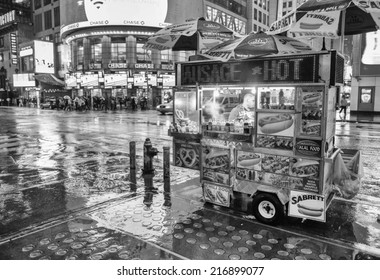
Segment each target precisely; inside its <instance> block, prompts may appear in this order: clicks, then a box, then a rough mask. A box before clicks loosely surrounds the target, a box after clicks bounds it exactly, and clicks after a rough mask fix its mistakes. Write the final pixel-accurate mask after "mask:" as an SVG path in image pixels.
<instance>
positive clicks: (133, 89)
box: [60, 0, 249, 106]
mask: <svg viewBox="0 0 380 280" xmlns="http://www.w3.org/2000/svg"><path fill="white" fill-rule="evenodd" d="M129 2H130V4H133V5H130V6H128V4H129ZM120 7H125V9H120ZM127 7H133V8H131V9H130V10H128V9H127ZM60 9H61V26H62V28H61V39H62V41H63V42H64V44H65V46H67V49H66V50H65V53H63V52H62V53H61V61H62V63H61V67H63V69H60V71H61V72H66V73H65V82H66V86H67V87H68V88H70V89H71V90H72V91H73V95H79V96H81V95H85V96H91V97H94V96H101V97H104V98H106V99H108V98H121V97H128V98H141V97H144V96H145V97H147V98H148V100H149V102H150V105H151V106H155V105H157V104H159V103H162V102H163V101H164V99H165V97H167V96H168V95H169V96H170V95H171V94H172V92H171V90H172V87H173V86H174V84H175V76H174V63H175V62H177V61H184V60H187V59H188V57H189V56H190V55H193V54H194V53H193V52H172V51H171V50H168V51H152V50H146V49H144V48H143V45H144V43H145V42H146V40H147V39H148V38H149V36H151V35H153V34H154V33H155V32H157V31H158V30H160V29H161V28H163V27H165V26H167V25H169V24H173V23H181V22H184V21H185V20H186V19H189V18H198V17H204V18H206V19H207V20H212V21H216V22H219V23H221V24H223V25H225V26H227V27H229V28H230V29H233V30H234V31H236V32H238V33H241V34H245V33H246V32H247V22H248V20H247V17H248V14H249V11H248V9H247V0H234V1H233V0H210V1H203V0H150V1H140V0H129V1H125V0H113V1H108V2H104V3H103V4H102V3H100V2H99V3H98V2H97V3H94V2H92V1H77V0H66V1H61V4H60ZM62 49H64V47H62ZM62 58H63V59H62ZM65 59H66V60H65Z"/></svg>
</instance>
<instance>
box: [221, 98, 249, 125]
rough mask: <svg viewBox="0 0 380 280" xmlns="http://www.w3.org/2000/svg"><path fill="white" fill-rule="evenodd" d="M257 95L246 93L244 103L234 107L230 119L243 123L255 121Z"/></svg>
mask: <svg viewBox="0 0 380 280" xmlns="http://www.w3.org/2000/svg"><path fill="white" fill-rule="evenodd" d="M254 108H255V95H254V94H252V93H247V94H245V95H244V98H243V103H242V104H239V105H237V106H236V107H235V108H233V109H232V111H231V113H230V115H229V117H228V121H230V122H235V123H236V122H239V123H241V124H243V123H245V122H248V123H252V122H253V121H254Z"/></svg>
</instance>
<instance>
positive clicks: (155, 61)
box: [152, 50, 161, 65]
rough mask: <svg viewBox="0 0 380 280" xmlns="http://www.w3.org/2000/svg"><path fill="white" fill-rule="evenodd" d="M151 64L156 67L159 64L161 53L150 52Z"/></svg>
mask: <svg viewBox="0 0 380 280" xmlns="http://www.w3.org/2000/svg"><path fill="white" fill-rule="evenodd" d="M152 63H153V64H156V65H160V64H161V51H158V50H152Z"/></svg>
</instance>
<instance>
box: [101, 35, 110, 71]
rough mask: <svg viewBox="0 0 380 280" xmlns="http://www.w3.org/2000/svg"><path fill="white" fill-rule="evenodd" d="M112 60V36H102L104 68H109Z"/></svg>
mask: <svg viewBox="0 0 380 280" xmlns="http://www.w3.org/2000/svg"><path fill="white" fill-rule="evenodd" d="M110 62H111V37H110V36H107V35H104V36H103V38H102V68H103V69H108V64H109V63H110Z"/></svg>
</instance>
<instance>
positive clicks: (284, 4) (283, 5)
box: [282, 1, 286, 9]
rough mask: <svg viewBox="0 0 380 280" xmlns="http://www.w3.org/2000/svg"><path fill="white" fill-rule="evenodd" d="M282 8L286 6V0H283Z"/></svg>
mask: <svg viewBox="0 0 380 280" xmlns="http://www.w3.org/2000/svg"><path fill="white" fill-rule="evenodd" d="M282 8H284V9H285V8H286V2H285V1H284V2H282Z"/></svg>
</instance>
